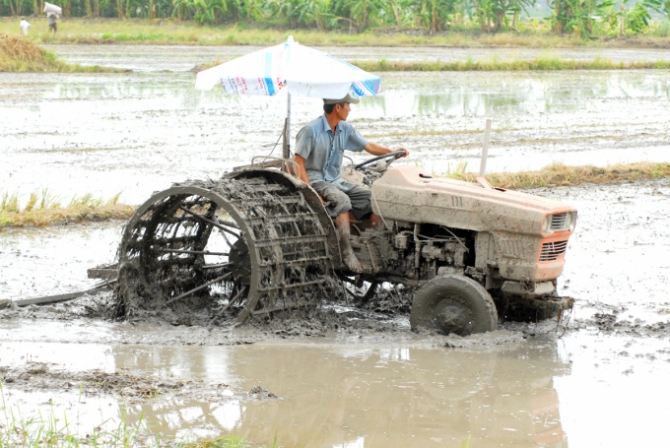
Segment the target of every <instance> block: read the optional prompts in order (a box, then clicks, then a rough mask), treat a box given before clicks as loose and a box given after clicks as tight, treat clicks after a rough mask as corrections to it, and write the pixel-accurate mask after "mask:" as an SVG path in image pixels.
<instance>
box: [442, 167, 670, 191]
mask: <svg viewBox="0 0 670 448" xmlns="http://www.w3.org/2000/svg"><path fill="white" fill-rule="evenodd" d="M466 169H467V166H466V164H459V165H458V166H457V167H456V168H455V169H454V170H453V171H450V172H448V173H447V177H450V178H452V179H458V180H465V181H468V182H476V181H477V174H476V173H472V172H466V171H465V170H466ZM665 177H670V163H652V162H638V163H630V164H617V165H612V166H608V167H605V168H601V167H596V166H590V165H587V166H568V165H564V164H561V163H554V164H551V165H549V166H546V167H545V168H542V169H541V170H537V171H520V172H515V173H491V174H487V175H486V179H487V180H488V181H489V182H490V183H491V185H493V186H495V187H498V188H505V189H510V190H526V189H531V188H540V187H556V186H574V185H582V184H609V185H611V184H620V183H626V182H635V181H639V180H646V179H660V178H665Z"/></svg>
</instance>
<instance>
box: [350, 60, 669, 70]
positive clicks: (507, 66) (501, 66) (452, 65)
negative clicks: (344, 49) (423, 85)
mask: <svg viewBox="0 0 670 448" xmlns="http://www.w3.org/2000/svg"><path fill="white" fill-rule="evenodd" d="M352 64H354V65H356V66H358V67H360V68H362V69H363V70H367V71H373V72H404V71H410V72H427V71H438V72H440V71H443V72H444V71H456V72H460V71H496V70H507V71H523V70H545V71H548V70H630V69H670V60H668V61H655V62H612V61H611V60H609V59H603V58H595V59H593V60H592V61H575V60H563V59H560V58H542V57H537V58H535V59H528V60H516V61H498V60H495V59H494V60H491V61H475V60H472V59H468V60H467V61H459V62H439V61H437V62H425V61H424V62H388V61H385V60H381V61H354V62H352Z"/></svg>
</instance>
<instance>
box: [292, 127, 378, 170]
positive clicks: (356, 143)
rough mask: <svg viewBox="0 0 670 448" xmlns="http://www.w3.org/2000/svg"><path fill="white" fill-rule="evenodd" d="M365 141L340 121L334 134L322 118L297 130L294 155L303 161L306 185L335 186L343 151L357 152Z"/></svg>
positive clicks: (362, 147)
mask: <svg viewBox="0 0 670 448" xmlns="http://www.w3.org/2000/svg"><path fill="white" fill-rule="evenodd" d="M367 144H368V141H367V140H366V139H365V138H364V137H363V136H362V135H361V134H359V133H358V131H357V130H356V129H354V127H353V126H352V125H350V124H349V123H347V122H346V121H340V122H339V123H338V124H337V126H336V127H335V133H334V134H333V131H332V130H331V129H330V125H329V124H328V120H326V116H325V115H321V116H320V117H319V118H316V119H314V120H312V121H310V122H309V123H307V125H306V126H305V127H304V128H302V129H300V131H299V132H298V135H297V137H296V145H295V153H296V154H297V155H299V156H302V157H303V158H304V159H305V170H307V178H308V179H309V182H310V183H312V182H317V181H326V182H334V183H337V181H338V180H339V179H340V178H341V177H342V156H343V155H344V151H345V150H347V151H356V152H360V151H363V149H365V146H366V145H367Z"/></svg>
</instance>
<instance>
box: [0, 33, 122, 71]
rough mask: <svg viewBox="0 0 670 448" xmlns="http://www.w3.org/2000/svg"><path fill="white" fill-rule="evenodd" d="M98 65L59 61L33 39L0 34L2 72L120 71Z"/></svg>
mask: <svg viewBox="0 0 670 448" xmlns="http://www.w3.org/2000/svg"><path fill="white" fill-rule="evenodd" d="M118 71H121V70H118V69H113V68H103V67H99V66H97V65H94V66H81V65H77V64H67V63H65V62H62V61H59V60H58V59H57V58H56V56H55V55H54V54H53V53H51V52H49V51H46V50H45V49H43V48H41V47H40V46H39V45H37V44H36V43H35V42H33V41H32V40H29V39H26V38H24V37H21V36H18V35H11V34H0V72H68V73H73V72H86V73H91V72H93V73H97V72H118Z"/></svg>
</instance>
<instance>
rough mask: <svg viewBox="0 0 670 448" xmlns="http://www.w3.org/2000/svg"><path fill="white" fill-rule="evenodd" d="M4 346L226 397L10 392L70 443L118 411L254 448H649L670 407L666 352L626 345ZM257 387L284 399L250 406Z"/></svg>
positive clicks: (32, 357)
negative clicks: (193, 384)
mask: <svg viewBox="0 0 670 448" xmlns="http://www.w3.org/2000/svg"><path fill="white" fill-rule="evenodd" d="M69 331H70V332H71V333H77V332H78V331H80V330H78V329H77V328H75V329H70V330H69ZM3 333H4V334H3V343H2V344H0V353H1V355H0V365H2V366H7V365H12V366H13V367H14V368H18V367H20V366H23V365H27V366H34V365H36V363H44V364H46V365H47V366H48V368H49V369H52V370H66V371H70V372H73V375H74V374H76V373H77V372H81V371H85V370H90V369H100V370H102V371H106V372H113V371H128V372H133V373H134V374H137V375H142V374H144V375H151V376H155V377H164V378H181V379H183V380H186V381H189V380H198V381H202V384H204V385H208V384H221V383H225V384H226V385H227V387H226V388H225V391H223V392H221V393H219V395H218V396H217V397H216V398H214V399H210V400H207V401H202V400H198V399H189V398H188V397H173V396H171V395H170V394H166V395H165V396H162V397H158V398H154V399H150V400H141V401H138V400H129V399H123V398H119V397H116V398H115V397H112V398H110V397H109V396H104V395H102V396H100V395H97V394H89V393H83V394H82V393H79V394H77V393H76V392H63V391H62V390H59V389H61V388H62V386H61V384H57V383H55V384H52V385H50V386H49V385H48V386H47V387H46V390H44V389H39V388H38V387H35V386H33V387H30V386H28V387H25V388H24V390H15V388H14V387H13V386H12V384H11V383H10V384H8V385H6V386H5V388H4V394H5V400H6V403H7V406H8V407H9V408H14V409H21V410H22V412H23V414H24V415H30V411H31V410H33V409H36V408H38V407H39V404H40V403H43V402H44V401H45V400H49V399H51V400H52V406H53V409H54V412H55V413H62V412H65V413H67V414H68V415H69V419H70V422H71V424H72V426H73V429H75V430H76V431H90V428H91V426H92V425H100V424H101V426H102V428H103V429H113V428H114V427H116V426H117V425H118V423H119V420H120V418H121V413H122V412H125V414H126V417H125V422H126V423H127V424H134V423H137V422H138V421H139V419H140V418H143V419H145V420H146V422H147V423H148V427H149V429H150V431H151V432H160V433H162V434H163V436H171V435H172V436H177V437H180V438H183V437H189V436H191V437H193V436H198V437H207V436H219V435H222V434H230V433H234V434H237V435H242V436H245V437H246V438H247V439H248V440H250V441H255V442H261V443H271V442H272V440H273V439H274V438H275V436H276V437H277V439H278V441H279V443H280V445H281V446H286V447H298V446H309V447H331V446H332V447H341V446H348V447H364V446H365V447H382V446H383V447H403V446H461V442H463V441H465V440H467V439H468V438H469V437H470V438H471V441H472V445H471V446H522V447H531V446H551V447H565V446H572V447H589V446H634V445H636V444H651V445H652V446H653V445H654V443H653V442H654V441H656V440H658V437H660V436H661V434H662V433H663V432H662V431H663V427H664V425H663V422H664V418H665V417H664V416H665V415H667V411H668V404H667V402H665V401H664V400H654V399H650V398H649V397H650V396H657V397H662V396H667V394H668V393H669V392H670V389H669V387H668V385H667V382H665V381H659V379H661V378H663V377H666V376H667V374H668V373H670V363H668V362H665V358H667V357H668V354H667V350H666V351H665V352H664V351H663V350H664V348H663V347H665V344H661V343H658V342H656V341H647V342H646V343H645V344H644V345H643V346H642V345H638V344H635V343H629V344H627V351H626V352H625V353H623V352H621V351H620V350H619V347H618V346H620V344H621V342H623V341H616V340H612V339H609V340H608V339H603V338H598V337H593V336H589V335H580V336H579V337H578V338H577V337H575V336H567V337H564V338H563V339H561V340H557V339H556V338H555V337H554V336H545V337H540V338H534V339H531V340H524V339H521V338H519V339H518V340H517V342H508V343H506V344H503V345H496V343H495V340H496V338H499V337H501V336H504V334H502V333H499V334H492V335H489V336H487V337H486V340H487V341H488V343H489V344H487V343H484V344H483V346H482V348H479V349H467V350H463V349H447V348H443V347H440V345H442V343H443V342H444V341H438V340H436V339H433V340H431V341H430V342H431V343H432V344H430V343H426V342H425V341H424V342H419V341H417V340H414V341H413V340H408V339H406V338H403V339H397V338H396V339H395V340H394V339H390V340H389V339H388V338H386V339H385V340H377V341H375V340H374V339H373V340H367V341H366V340H364V341H363V342H351V341H346V340H341V339H338V338H337V337H334V338H333V337H328V338H326V339H325V340H324V341H322V342H320V343H315V342H313V341H304V342H299V341H298V342H289V343H281V344H278V343H271V342H265V343H259V344H254V345H243V346H229V347H179V346H177V347H172V346H146V345H145V346H142V345H116V344H108V345H100V344H75V345H72V344H58V343H47V342H41V343H26V342H14V341H12V339H13V338H12V335H11V334H8V333H6V332H3ZM75 338H76V336H75ZM617 342H618V344H617ZM431 345H432V346H431ZM82 359H85V361H82ZM38 365H42V364H38ZM32 382H33V383H34V384H39V375H33V380H32ZM255 386H262V387H263V388H265V389H266V390H267V391H269V392H272V393H273V394H275V395H276V396H277V397H278V398H276V399H274V398H269V399H258V398H257V397H255V396H250V395H249V394H248V391H249V390H250V389H251V388H253V387H255ZM203 387H206V386H203ZM630 409H635V412H630V411H629V410H630ZM613 428H626V430H625V431H619V430H614V429H613Z"/></svg>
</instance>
